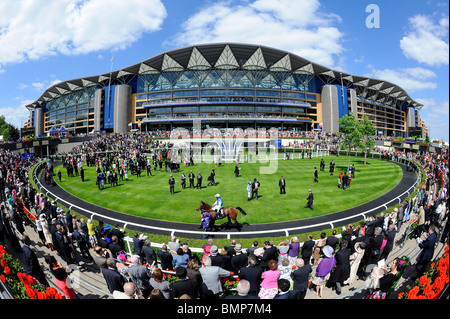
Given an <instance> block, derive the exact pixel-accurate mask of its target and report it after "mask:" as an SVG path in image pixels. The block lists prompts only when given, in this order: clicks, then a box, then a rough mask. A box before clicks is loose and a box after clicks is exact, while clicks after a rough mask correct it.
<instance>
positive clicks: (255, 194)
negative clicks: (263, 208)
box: [250, 178, 261, 199]
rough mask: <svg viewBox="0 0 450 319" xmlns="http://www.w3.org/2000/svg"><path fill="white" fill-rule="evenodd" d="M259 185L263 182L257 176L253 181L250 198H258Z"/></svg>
mask: <svg viewBox="0 0 450 319" xmlns="http://www.w3.org/2000/svg"><path fill="white" fill-rule="evenodd" d="M259 186H261V184H260V183H259V182H258V181H257V180H256V178H255V179H254V180H253V183H252V198H250V199H253V197H256V199H258V190H259Z"/></svg>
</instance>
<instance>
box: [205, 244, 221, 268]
mask: <svg viewBox="0 0 450 319" xmlns="http://www.w3.org/2000/svg"><path fill="white" fill-rule="evenodd" d="M209 252H210V253H211V256H209V257H210V259H211V265H213V266H218V267H222V268H223V267H224V264H225V263H224V258H223V256H222V255H221V254H219V250H218V248H217V246H216V245H212V246H211V248H210V250H209Z"/></svg>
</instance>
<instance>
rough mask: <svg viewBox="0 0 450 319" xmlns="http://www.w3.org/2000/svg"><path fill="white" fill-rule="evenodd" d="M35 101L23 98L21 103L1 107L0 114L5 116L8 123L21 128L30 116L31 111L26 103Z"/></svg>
mask: <svg viewBox="0 0 450 319" xmlns="http://www.w3.org/2000/svg"><path fill="white" fill-rule="evenodd" d="M33 102H34V101H33V100H22V101H20V105H17V106H7V107H2V108H0V115H4V116H5V121H6V123H9V124H12V125H14V126H15V127H17V128H19V129H20V128H21V127H22V126H23V124H25V122H26V121H28V118H29V116H30V111H28V109H27V108H26V107H25V105H28V104H30V103H33Z"/></svg>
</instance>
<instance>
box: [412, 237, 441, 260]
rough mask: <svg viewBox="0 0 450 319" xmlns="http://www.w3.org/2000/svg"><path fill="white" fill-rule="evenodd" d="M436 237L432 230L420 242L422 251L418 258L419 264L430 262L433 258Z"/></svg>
mask: <svg viewBox="0 0 450 319" xmlns="http://www.w3.org/2000/svg"><path fill="white" fill-rule="evenodd" d="M436 238H437V237H436V233H435V232H432V233H431V234H430V235H429V236H428V238H427V239H425V240H424V241H423V242H421V243H420V244H419V247H420V248H422V253H421V254H420V256H419V258H418V260H417V263H418V264H421V263H426V262H429V261H430V260H431V258H433V254H434V245H435V243H436Z"/></svg>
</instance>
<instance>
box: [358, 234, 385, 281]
mask: <svg viewBox="0 0 450 319" xmlns="http://www.w3.org/2000/svg"><path fill="white" fill-rule="evenodd" d="M381 232H382V229H381V227H376V228H375V230H374V236H373V237H371V238H370V239H369V242H368V244H367V246H366V252H367V253H366V255H367V263H366V269H365V275H364V276H365V278H364V277H363V280H366V278H367V277H368V276H369V275H370V273H371V272H372V270H373V268H374V267H375V266H376V265H377V263H378V261H379V260H380V252H381V244H382V243H383V235H381Z"/></svg>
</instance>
